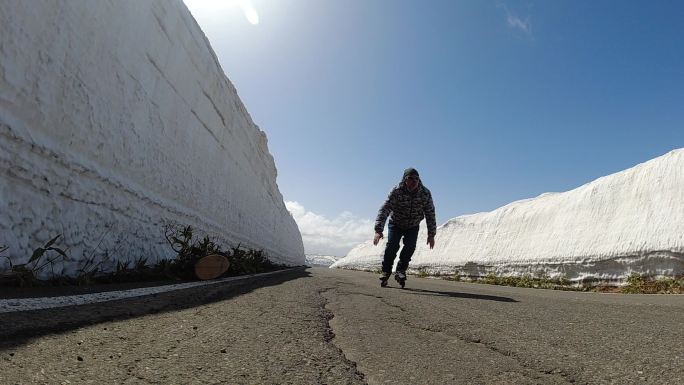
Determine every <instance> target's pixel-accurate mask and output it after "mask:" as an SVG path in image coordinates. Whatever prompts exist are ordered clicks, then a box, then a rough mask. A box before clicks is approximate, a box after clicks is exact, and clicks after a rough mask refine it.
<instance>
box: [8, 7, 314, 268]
mask: <svg viewBox="0 0 684 385" xmlns="http://www.w3.org/2000/svg"><path fill="white" fill-rule="evenodd" d="M235 54H236V55H239V54H240V52H235ZM0 58H1V59H0V244H6V245H8V246H10V250H9V252H7V253H5V254H4V255H7V254H9V255H10V256H11V257H12V259H13V260H14V263H21V262H25V261H26V259H27V258H28V257H29V256H30V255H31V252H32V251H33V250H34V249H35V248H37V247H39V246H41V245H43V244H44V243H45V242H46V241H47V240H48V239H50V238H51V237H53V236H55V235H57V234H62V238H61V239H60V241H59V242H58V244H57V245H58V246H60V247H68V248H69V253H70V254H71V256H72V257H75V258H77V260H76V261H74V262H73V263H69V264H66V265H65V266H64V267H65V269H66V270H65V272H67V273H68V272H73V271H75V269H76V268H78V266H79V263H80V262H81V261H79V260H78V259H80V258H83V257H84V256H89V255H90V254H91V253H95V254H96V255H97V254H104V253H105V252H107V253H109V255H110V256H111V257H112V258H114V259H117V258H120V259H128V258H132V259H134V258H141V257H144V258H147V259H148V260H149V261H153V260H154V258H155V257H166V256H170V255H171V254H172V251H171V249H170V247H169V246H168V245H167V244H166V241H165V240H164V238H163V236H162V224H163V223H165V222H175V223H178V224H180V225H192V226H193V227H194V228H195V229H197V231H196V233H199V234H200V235H201V234H209V235H211V236H213V237H215V238H217V240H218V241H219V242H222V243H224V244H227V245H233V246H234V245H237V244H238V243H240V244H241V245H243V246H247V247H253V248H258V249H263V250H264V251H265V252H266V253H267V254H268V255H269V257H270V258H271V259H272V260H274V261H275V262H279V263H285V264H289V265H301V264H303V263H304V247H303V244H302V238H301V235H300V233H299V230H298V228H297V225H296V223H295V221H294V220H293V218H292V216H291V215H290V214H289V212H288V211H287V209H286V208H285V204H284V202H283V198H282V195H281V194H280V191H279V190H278V186H277V184H276V167H275V163H274V160H273V157H272V156H271V154H270V153H269V151H268V146H267V138H266V135H265V134H264V132H262V131H261V130H260V129H259V128H258V127H257V126H256V125H255V124H254V122H253V121H252V119H251V118H250V116H249V113H248V112H247V110H246V109H245V106H244V105H243V104H242V102H241V101H240V98H239V97H238V95H237V91H236V90H235V87H234V86H233V85H232V84H231V82H230V81H229V80H228V79H227V78H226V77H225V75H224V73H223V70H222V69H221V67H220V65H219V63H218V60H217V59H216V56H215V55H214V52H213V50H212V49H211V47H210V45H209V42H208V41H207V39H206V38H205V36H204V34H203V33H202V31H201V30H200V28H199V26H198V25H197V23H196V22H195V20H194V19H193V18H192V16H191V15H190V12H189V11H188V9H187V8H186V7H185V6H184V5H183V3H182V2H181V1H180V0H176V1H118V0H100V1H0ZM100 240H102V242H100ZM3 263H5V260H4V259H2V260H0V268H1V267H3V265H2V264H3ZM108 266H109V267H111V264H109V265H103V266H102V267H104V268H107V267H108ZM60 268H61V267H60V266H57V267H56V271H57V272H59V271H60Z"/></svg>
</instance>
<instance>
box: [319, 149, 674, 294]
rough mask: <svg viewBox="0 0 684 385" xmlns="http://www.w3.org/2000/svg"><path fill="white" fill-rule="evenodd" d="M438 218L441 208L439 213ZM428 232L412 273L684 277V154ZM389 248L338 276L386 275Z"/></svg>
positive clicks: (357, 259)
mask: <svg viewBox="0 0 684 385" xmlns="http://www.w3.org/2000/svg"><path fill="white" fill-rule="evenodd" d="M437 209H439V207H437ZM425 239H426V234H425V230H424V229H422V230H421V234H420V235H419V240H418V247H417V249H416V252H415V254H414V257H413V259H412V261H411V265H410V268H411V269H414V270H416V269H422V270H425V271H427V272H431V273H438V272H439V273H450V274H452V273H456V272H458V273H459V274H460V275H467V276H483V275H486V274H489V273H495V274H497V275H500V276H519V275H523V274H530V275H547V276H550V277H565V278H568V279H571V280H576V281H577V280H583V279H599V280H621V279H624V278H625V277H627V276H629V275H630V274H631V273H639V274H649V275H656V276H679V275H682V274H684V149H678V150H674V151H671V152H669V153H668V154H665V155H663V156H661V157H659V158H656V159H653V160H650V161H648V162H645V163H642V164H639V165H637V166H635V167H633V168H630V169H627V170H624V171H622V172H618V173H616V174H612V175H609V176H605V177H602V178H599V179H597V180H595V181H593V182H590V183H587V184H585V185H583V186H581V187H578V188H576V189H574V190H571V191H567V192H563V193H546V194H542V195H540V196H538V197H536V198H532V199H526V200H521V201H517V202H513V203H510V204H508V205H506V206H503V207H501V208H498V209H496V210H494V211H491V212H485V213H478V214H473V215H464V216H460V217H456V218H453V219H450V220H449V221H447V222H446V223H445V224H443V225H442V226H440V227H439V228H438V230H437V236H436V237H435V242H436V244H435V248H434V249H433V250H430V249H429V248H428V247H427V246H426V245H425ZM384 246H385V244H384V243H382V244H379V245H378V246H373V244H372V242H371V241H368V242H366V243H363V244H361V245H359V246H357V247H355V248H354V249H352V250H351V251H350V252H349V253H348V254H347V256H346V257H345V258H343V259H341V260H340V261H338V262H336V263H335V264H333V265H332V266H331V267H336V268H360V269H377V268H379V267H380V263H381V260H382V254H383V251H384Z"/></svg>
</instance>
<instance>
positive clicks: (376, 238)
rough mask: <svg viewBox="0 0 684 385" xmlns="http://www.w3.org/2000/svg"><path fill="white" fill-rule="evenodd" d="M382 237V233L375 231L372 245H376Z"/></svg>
mask: <svg viewBox="0 0 684 385" xmlns="http://www.w3.org/2000/svg"><path fill="white" fill-rule="evenodd" d="M381 239H382V233H375V238H373V245H377V244H378V242H380V240H381Z"/></svg>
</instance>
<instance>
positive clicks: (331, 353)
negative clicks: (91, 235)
mask: <svg viewBox="0 0 684 385" xmlns="http://www.w3.org/2000/svg"><path fill="white" fill-rule="evenodd" d="M390 285H391V286H394V287H390V288H385V289H383V288H380V287H379V281H378V279H377V275H375V274H370V273H363V272H353V271H342V270H330V269H323V268H313V269H306V270H294V271H289V272H283V273H280V274H276V275H274V276H270V277H262V278H259V279H253V280H249V281H247V282H241V283H231V284H217V285H215V286H210V287H203V288H197V289H189V290H183V291H179V292H171V293H166V294H160V295H154V296H148V297H143V298H138V299H127V300H120V301H113V302H108V303H103V304H93V305H85V306H79V307H72V308H63V309H51V310H42V311H32V312H24V313H8V314H0V325H1V326H2V327H0V383H2V384H67V383H71V384H87V383H93V384H103V383H106V384H147V383H150V384H152V383H153V384H365V383H368V384H385V383H387V384H466V383H467V384H675V383H682V382H684V344H682V341H684V338H682V337H684V331H683V328H682V320H683V319H684V317H683V316H684V296H677V295H668V296H666V295H661V296H653V295H650V296H649V295H614V294H596V293H574V292H559V291H548V290H535V289H518V288H509V287H501V286H488V285H478V284H466V283H456V282H448V281H441V280H435V279H418V278H415V277H409V281H408V283H407V288H406V289H404V290H401V289H399V288H397V287H396V286H397V285H396V283H395V282H394V281H390Z"/></svg>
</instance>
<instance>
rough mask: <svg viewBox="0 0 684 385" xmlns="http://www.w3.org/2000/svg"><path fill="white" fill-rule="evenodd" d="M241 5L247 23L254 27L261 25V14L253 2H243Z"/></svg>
mask: <svg viewBox="0 0 684 385" xmlns="http://www.w3.org/2000/svg"><path fill="white" fill-rule="evenodd" d="M240 5H241V6H242V11H243V12H244V13H245V17H246V18H247V21H249V22H250V23H252V24H253V25H257V24H259V14H258V13H257V11H256V9H254V6H252V2H250V1H243V2H241V4H240Z"/></svg>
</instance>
